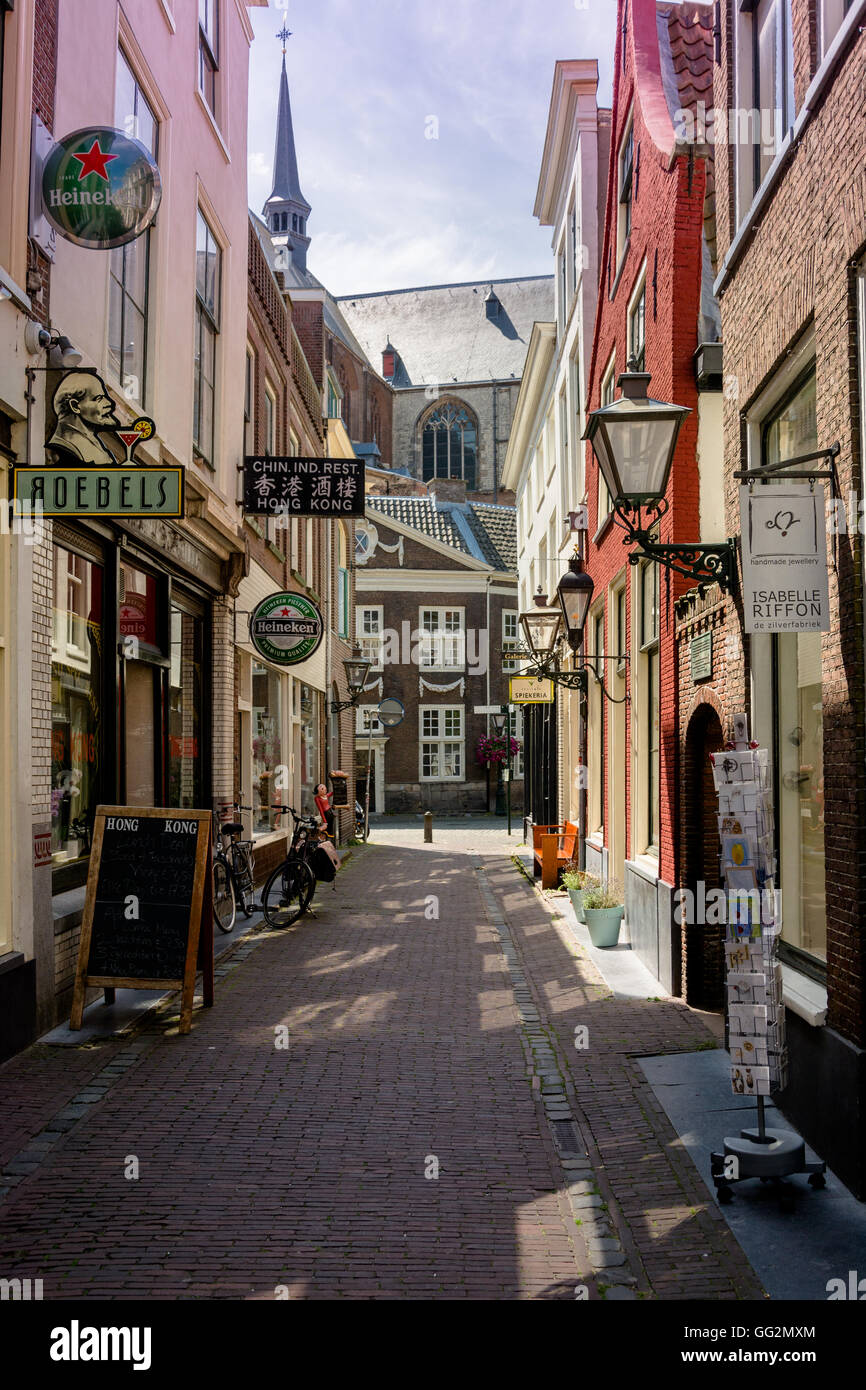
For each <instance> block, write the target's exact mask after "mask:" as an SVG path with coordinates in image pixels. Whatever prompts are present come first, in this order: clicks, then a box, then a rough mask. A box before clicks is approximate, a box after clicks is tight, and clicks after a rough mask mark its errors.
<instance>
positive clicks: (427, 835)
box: [424, 811, 433, 845]
mask: <svg viewBox="0 0 866 1390" xmlns="http://www.w3.org/2000/svg"><path fill="white" fill-rule="evenodd" d="M424 843H425V844H426V845H431V844H432V843H433V812H432V811H425V812H424Z"/></svg>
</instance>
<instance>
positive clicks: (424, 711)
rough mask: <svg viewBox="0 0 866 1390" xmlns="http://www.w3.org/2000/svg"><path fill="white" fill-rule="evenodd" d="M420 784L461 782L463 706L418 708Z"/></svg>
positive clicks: (426, 706) (422, 706) (423, 706)
mask: <svg viewBox="0 0 866 1390" xmlns="http://www.w3.org/2000/svg"><path fill="white" fill-rule="evenodd" d="M418 712H419V715H420V719H421V728H420V742H421V781H422V782H462V781H463V706H462V705H420V706H419V711H418Z"/></svg>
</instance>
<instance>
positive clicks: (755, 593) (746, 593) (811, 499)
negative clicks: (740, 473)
mask: <svg viewBox="0 0 866 1390" xmlns="http://www.w3.org/2000/svg"><path fill="white" fill-rule="evenodd" d="M740 516H741V522H742V562H743V615H744V618H745V628H746V632H827V631H828V630H829V628H830V604H829V592H828V577H827V534H826V529H825V519H824V489H823V488H816V489H813V488H812V487H811V486H810V484H809V483H785V484H784V485H782V484H772V483H770V484H767V486H764V487H756V488H755V489H754V490H752V491H750V489H749V486H748V484H744V485H743V486H742V487H741V488H740Z"/></svg>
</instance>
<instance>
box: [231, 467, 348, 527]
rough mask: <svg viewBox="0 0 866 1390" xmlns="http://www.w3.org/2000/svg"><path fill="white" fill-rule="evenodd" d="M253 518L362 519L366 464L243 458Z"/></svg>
mask: <svg viewBox="0 0 866 1390" xmlns="http://www.w3.org/2000/svg"><path fill="white" fill-rule="evenodd" d="M244 511H245V512H246V513H247V515H248V516H280V515H283V516H363V515H364V461H363V459H322V458H288V457H285V458H283V457H277V458H264V457H261V456H259V455H247V457H246V458H245V459H244Z"/></svg>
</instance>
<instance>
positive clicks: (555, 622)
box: [520, 584, 562, 661]
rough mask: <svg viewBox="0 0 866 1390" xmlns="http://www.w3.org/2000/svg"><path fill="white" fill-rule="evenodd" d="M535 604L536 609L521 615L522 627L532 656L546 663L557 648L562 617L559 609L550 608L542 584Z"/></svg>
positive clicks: (535, 598)
mask: <svg viewBox="0 0 866 1390" xmlns="http://www.w3.org/2000/svg"><path fill="white" fill-rule="evenodd" d="M534 603H535V605H536V606H535V608H530V609H529V611H528V612H527V613H521V615H520V626H521V627H522V628H523V635H524V637H525V638H526V645H527V647H528V648H529V650H530V651H531V652H532V655H533V656H534V657H535V658H536V659H537V660H539V661H544V660H545V659H547V658H548V657H551V656H552V655H553V652H554V650H555V648H556V643H557V640H558V638H559V626H560V623H561V622H562V617H561V615H560V612H559V609H558V608H548V606H547V595H546V594H545V593H543V591H542V588H541V585H540V584H539V586H538V592H537V593H536V594H535V596H534Z"/></svg>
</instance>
